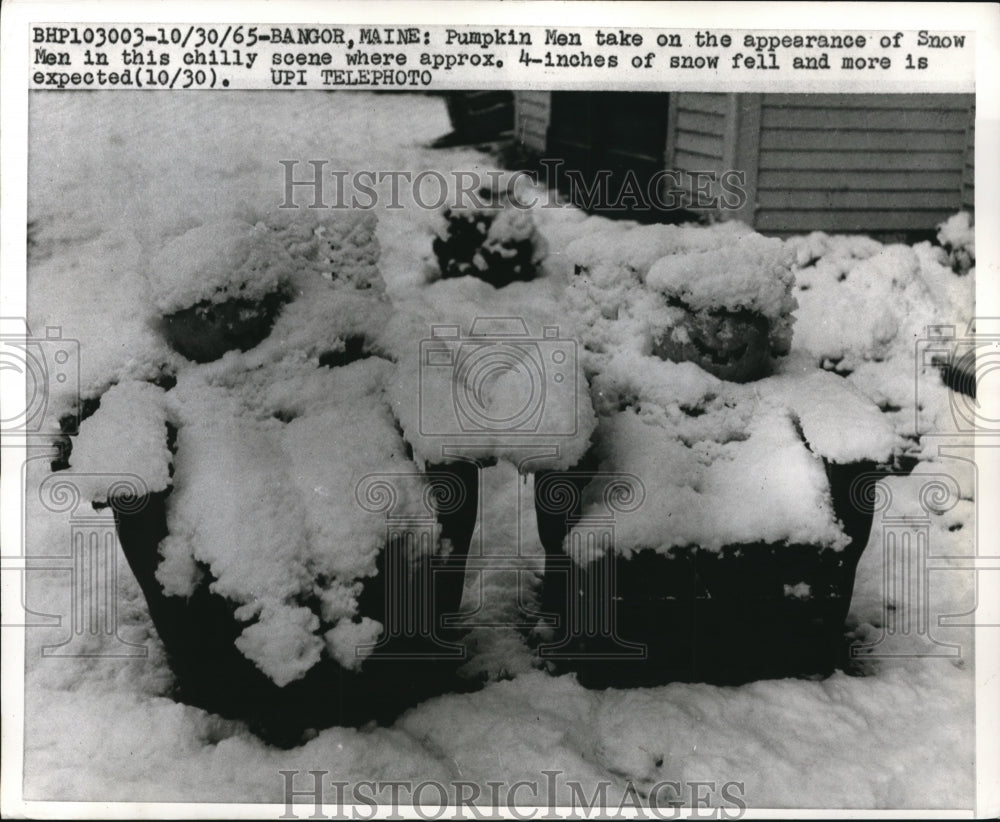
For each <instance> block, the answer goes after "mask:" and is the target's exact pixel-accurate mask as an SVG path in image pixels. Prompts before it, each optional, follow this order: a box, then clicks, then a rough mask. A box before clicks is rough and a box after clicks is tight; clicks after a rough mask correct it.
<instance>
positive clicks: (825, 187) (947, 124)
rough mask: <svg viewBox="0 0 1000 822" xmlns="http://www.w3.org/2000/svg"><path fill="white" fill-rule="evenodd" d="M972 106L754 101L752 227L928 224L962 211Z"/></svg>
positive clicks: (836, 99)
mask: <svg viewBox="0 0 1000 822" xmlns="http://www.w3.org/2000/svg"><path fill="white" fill-rule="evenodd" d="M972 101H973V96H972V95H961V94H905V95H904V94H900V95H888V94H865V95H846V94H836V95H833V94H811V95H793V94H764V95H762V102H761V113H760V129H761V130H760V153H759V165H758V178H757V191H756V204H757V210H756V213H755V216H754V224H755V226H756V227H757V228H758V229H759V230H762V231H772V232H781V233H784V232H792V231H795V232H800V231H815V230H822V231H865V232H870V231H903V230H918V229H929V228H933V227H934V226H935V225H936V224H937V223H940V222H941V221H942V220H943V219H945V218H947V217H948V216H949V215H951V214H953V213H954V212H956V211H958V210H959V208H961V207H962V203H963V199H964V194H965V191H966V184H967V178H968V176H969V171H968V169H967V162H971V153H970V152H969V151H968V144H969V140H970V136H969V133H970V108H971V105H972ZM967 158H968V159H967Z"/></svg>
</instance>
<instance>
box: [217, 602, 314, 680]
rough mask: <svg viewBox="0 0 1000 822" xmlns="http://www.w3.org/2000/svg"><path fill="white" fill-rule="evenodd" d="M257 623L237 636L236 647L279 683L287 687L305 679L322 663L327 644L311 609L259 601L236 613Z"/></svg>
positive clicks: (242, 618)
mask: <svg viewBox="0 0 1000 822" xmlns="http://www.w3.org/2000/svg"><path fill="white" fill-rule="evenodd" d="M236 616H237V618H238V619H240V620H243V621H247V620H250V619H254V618H255V621H254V622H253V623H252V624H250V625H248V626H247V627H246V628H244V629H243V633H242V634H240V635H239V636H238V637H236V642H235V644H236V647H237V648H239V650H240V652H241V653H242V654H243V655H244V656H245V657H246V658H247V659H249V660H252V661H253V662H254V663H255V664H256V665H257V667H258V668H260V669H261V670H262V671H263V672H264V673H265V674H267V675H268V676H269V677H270V678H271V679H272V680H274V682H275V684H277V685H279V686H284V685H287V684H288V683H289V682H293V681H295V680H296V679H300V678H301V677H303V676H305V675H306V674H307V673H308V671H309V669H310V668H312V667H313V665H315V664H316V663H317V662H319V660H320V651H321V650H322V648H323V641H322V640H321V639H320V638H319V637H318V636H316V631H317V630H318V629H319V619H317V617H316V615H315V614H314V613H313V612H312V611H310V610H309V609H308V608H296V607H293V606H289V605H284V604H282V603H272V602H269V601H267V600H260V599H258V600H255V601H254V603H253V606H252V608H249V607H247V606H244V607H243V608H240V609H238V610H237V612H236Z"/></svg>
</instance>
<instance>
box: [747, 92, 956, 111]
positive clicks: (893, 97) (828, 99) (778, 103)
mask: <svg viewBox="0 0 1000 822" xmlns="http://www.w3.org/2000/svg"><path fill="white" fill-rule="evenodd" d="M971 98H972V95H971V94H768V95H767V98H766V99H767V104H768V105H770V106H775V107H793V108H798V109H812V108H826V109H829V108H834V109H850V108H866V109H880V110H884V111H899V110H905V109H932V110H934V111H955V112H967V111H968V110H969V105H970V103H971Z"/></svg>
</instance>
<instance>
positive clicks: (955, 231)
mask: <svg viewBox="0 0 1000 822" xmlns="http://www.w3.org/2000/svg"><path fill="white" fill-rule="evenodd" d="M937 239H938V242H939V243H941V245H942V246H944V248H945V250H946V251H947V252H948V256H949V258H950V260H951V267H952V268H953V269H954V271H955V273H957V274H966V273H968V271H969V269H970V268H972V267H973V266H974V265H975V264H976V229H975V227H974V226H973V224H972V215H971V214H969V212H968V211H959V212H958V213H957V214H953V215H952V216H951V217H949V218H948V219H947V220H945V221H944V222H943V223H941V225H939V226H938V234H937Z"/></svg>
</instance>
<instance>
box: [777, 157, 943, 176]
mask: <svg viewBox="0 0 1000 822" xmlns="http://www.w3.org/2000/svg"><path fill="white" fill-rule="evenodd" d="M961 164H962V154H961V152H958V151H880V152H878V153H869V152H859V151H822V152H820V151H761V153H760V169H761V172H764V171H782V170H785V169H790V170H796V171H802V172H808V171H866V170H869V169H873V170H878V169H885V170H887V171H949V170H953V169H959V168H961ZM806 179H808V178H806Z"/></svg>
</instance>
